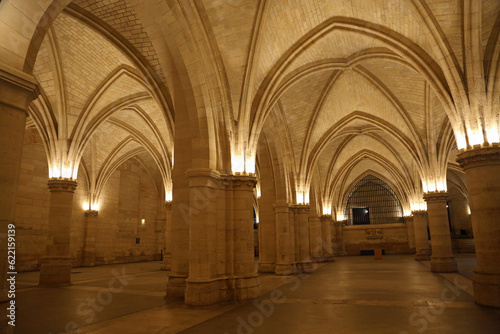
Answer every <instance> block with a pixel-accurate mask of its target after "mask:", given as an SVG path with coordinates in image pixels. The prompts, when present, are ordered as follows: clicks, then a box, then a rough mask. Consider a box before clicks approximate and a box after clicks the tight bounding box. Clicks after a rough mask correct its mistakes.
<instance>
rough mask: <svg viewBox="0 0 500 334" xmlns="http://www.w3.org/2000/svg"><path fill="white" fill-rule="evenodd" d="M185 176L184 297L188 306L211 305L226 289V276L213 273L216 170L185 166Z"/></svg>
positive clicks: (218, 182) (217, 185)
mask: <svg viewBox="0 0 500 334" xmlns="http://www.w3.org/2000/svg"><path fill="white" fill-rule="evenodd" d="M186 176H187V178H188V180H189V191H190V196H189V197H190V208H189V276H188V278H187V279H186V291H185V294H184V301H185V303H186V304H187V305H192V306H202V305H211V304H215V303H218V302H220V301H222V299H223V298H222V296H221V292H220V291H221V290H224V289H226V277H219V276H218V275H217V197H218V196H219V193H220V192H221V189H220V174H219V173H218V172H217V171H214V170H211V169H189V170H188V171H187V172H186ZM247 223H249V224H250V222H247ZM252 245H253V242H252ZM244 246H245V247H246V246H247V245H246V244H245V245H244ZM252 256H253V252H252ZM252 259H253V257H252Z"/></svg>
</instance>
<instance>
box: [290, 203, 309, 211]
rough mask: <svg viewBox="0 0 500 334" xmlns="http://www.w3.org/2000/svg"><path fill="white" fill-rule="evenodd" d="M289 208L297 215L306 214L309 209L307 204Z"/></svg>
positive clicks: (294, 205) (293, 205)
mask: <svg viewBox="0 0 500 334" xmlns="http://www.w3.org/2000/svg"><path fill="white" fill-rule="evenodd" d="M290 207H291V208H292V210H293V211H295V212H297V213H308V212H309V210H310V209H311V208H310V207H309V204H292V205H291V206H290Z"/></svg>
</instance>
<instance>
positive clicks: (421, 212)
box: [411, 210, 427, 217]
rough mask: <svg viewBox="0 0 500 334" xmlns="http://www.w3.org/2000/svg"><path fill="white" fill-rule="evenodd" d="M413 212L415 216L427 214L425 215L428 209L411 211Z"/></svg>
mask: <svg viewBox="0 0 500 334" xmlns="http://www.w3.org/2000/svg"><path fill="white" fill-rule="evenodd" d="M411 214H412V215H413V217H415V216H425V215H427V210H413V211H412V212H411Z"/></svg>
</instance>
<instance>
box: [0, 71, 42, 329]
mask: <svg viewBox="0 0 500 334" xmlns="http://www.w3.org/2000/svg"><path fill="white" fill-rule="evenodd" d="M13 73H15V74H13ZM37 95H38V92H37V88H36V84H35V80H34V78H33V77H32V76H29V75H27V74H25V73H22V72H18V71H15V70H11V69H9V70H8V71H6V70H5V69H4V68H0V332H1V333H13V332H14V327H12V326H9V325H8V324H7V321H8V320H9V318H7V313H6V312H7V302H8V301H9V298H8V290H9V284H8V282H7V272H11V271H15V270H16V269H15V267H14V270H11V269H8V263H7V259H8V258H7V250H8V247H7V245H8V243H7V239H8V237H7V236H8V230H9V225H11V224H12V225H15V224H14V216H15V210H16V200H17V186H18V182H19V173H20V170H21V159H22V153H23V142H24V131H25V128H26V115H27V110H28V106H29V104H30V103H31V101H33V100H34V99H35V98H36V96H37Z"/></svg>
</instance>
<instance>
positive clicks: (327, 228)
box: [320, 215, 334, 262]
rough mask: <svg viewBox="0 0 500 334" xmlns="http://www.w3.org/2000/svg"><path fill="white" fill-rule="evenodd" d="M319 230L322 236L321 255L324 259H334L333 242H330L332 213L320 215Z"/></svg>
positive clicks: (329, 260)
mask: <svg viewBox="0 0 500 334" xmlns="http://www.w3.org/2000/svg"><path fill="white" fill-rule="evenodd" d="M320 221H321V230H322V238H323V256H324V258H325V261H328V262H331V261H334V258H333V243H332V224H333V219H332V215H322V216H320Z"/></svg>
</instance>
